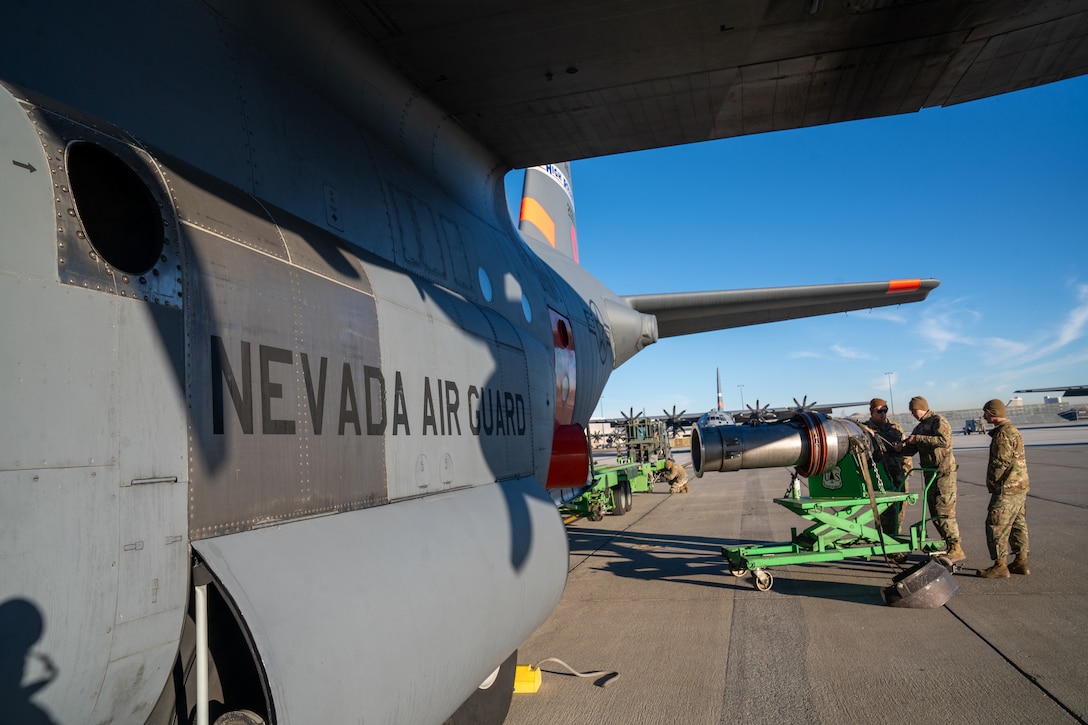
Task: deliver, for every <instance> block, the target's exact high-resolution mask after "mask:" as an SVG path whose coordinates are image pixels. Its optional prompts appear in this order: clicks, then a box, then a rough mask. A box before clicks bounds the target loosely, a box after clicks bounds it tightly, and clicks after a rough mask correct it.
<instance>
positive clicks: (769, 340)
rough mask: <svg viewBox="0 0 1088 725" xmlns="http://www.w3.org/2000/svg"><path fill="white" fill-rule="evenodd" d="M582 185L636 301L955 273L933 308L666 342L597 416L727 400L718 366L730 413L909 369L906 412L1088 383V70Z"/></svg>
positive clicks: (609, 266) (872, 392)
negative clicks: (921, 399)
mask: <svg viewBox="0 0 1088 725" xmlns="http://www.w3.org/2000/svg"><path fill="white" fill-rule="evenodd" d="M572 177H573V179H572V183H573V186H574V194H575V203H576V215H577V224H578V240H579V247H580V252H581V262H582V265H583V266H584V267H585V268H586V269H588V270H589V271H590V272H592V273H593V274H594V275H595V276H597V277H598V278H599V279H600V280H601V281H603V282H604V283H605V284H607V285H608V286H609V287H611V288H612V289H613V290H615V291H616V292H618V293H620V294H639V293H653V292H677V291H694V290H710V289H736V288H749V287H772V286H779V285H800V284H824V283H831V282H866V281H876V280H888V279H900V278H913V277H936V278H937V279H939V280H940V281H941V286H940V287H938V288H937V289H936V290H935V291H934V292H933V293H931V294H930V296H929V299H928V300H926V301H925V302H921V303H917V304H911V305H903V306H900V307H884V308H879V309H875V310H871V311H868V310H863V311H857V312H851V313H847V314H838V315H831V316H824V317H815V318H808V319H804V320H792V321H788V322H779V323H772V324H767V325H757V326H753V327H744V328H738V329H733V330H723V331H719V332H711V333H704V334H700V335H689V336H684V337H677V338H669V339H665V340H662V341H660V342H658V343H657V344H656V345H653V346H651V347H649V348H647V349H646V350H644V351H643V352H641V353H640V354H639V355H637V356H635V358H634V359H632V360H631V361H629V362H628V363H626V364H625V365H623V366H622V367H621V368H619V369H618V370H616V371H614V372H613V374H612V377H611V379H610V380H609V383H608V386H607V387H606V389H605V391H604V395H603V397H602V402H601V404H599V405H598V407H597V409H596V415H597V416H601V415H603V416H605V417H615V416H617V415H618V413H619V411H620V410H627V409H629V408H631V407H634V408H635V411H636V412H637V411H638V410H640V409H645V410H646V412H647V414H658V413H661V411H662V409H666V408H667V409H668V410H670V411H671V410H672V407H673V406H674V405H675V406H677V408H678V409H687V410H688V411H701V410H705V409H707V408H710V407H712V406H713V405H714V403H715V398H716V391H715V377H714V371H715V368H720V369H721V375H722V393H723V397H724V402H725V407H726V408H730V409H735V408H740V407H741V400H742V396H743V401H744V403H745V404H749V405H754V403H755V401H756V400H757V399H758V400H759V401H760V403H761V404H766V403H769V404H771V405H772V406H779V405H787V404H790V403H791V402H792V398H793V397H796V398H798V399H799V400H800V399H801V397H802V396H804V395H807V396H808V398H809V400H810V401H811V400H813V399H815V400H817V401H819V402H832V401H854V400H868V399H869V398H870V397H873V396H880V397H884V398H887V397H889V382H890V383H891V397H892V399H893V403H894V408H895V410H896V412H905V411H906V407H907V402H908V400H909V399H910V397H911V396H913V395H924V396H925V397H926V398H927V399H928V400H929V402H930V405H931V407H932V408H934V409H935V410H951V409H956V408H969V407H975V406H978V407H981V405H982V403H983V402H985V401H986V400H988V399H990V398H994V397H996V398H1002V399H1005V400H1007V399H1009V398H1011V397H1013V391H1014V390H1017V389H1020V388H1034V387H1049V386H1058V385H1071V384H1086V383H1088V77H1081V78H1077V79H1073V80H1068V81H1062V82H1061V83H1056V84H1050V85H1047V86H1042V87H1039V88H1034V89H1029V90H1026V91H1020V92H1017V93H1011V94H1006V95H1003V96H998V97H995V98H990V99H985V100H981V101H975V102H973V103H967V104H962V105H958V106H951V107H948V108H936V109H929V110H925V111H921V112H919V113H913V114H907V115H903V116H895V117H891V118H880V119H872V120H867V121H856V122H851V123H843V124H835V125H830V126H821V127H817V128H810V129H802V130H797V131H784V132H777V133H769V134H760V135H755V136H746V137H741V138H733V139H724V140H721V141H713V142H706V143H700V144H692V145H688V146H681V147H674V148H669V149H657V150H653V151H645V152H638V153H632V154H623V155H619V156H611V157H604V158H599V159H591V160H586V161H576V162H574V164H573V168H572ZM521 179H522V173H521V172H512V173H511V175H510V177H508V181H507V183H508V186H509V187H512V188H511V189H510V191H509V193H508V196H514V197H517V198H518V199H520V194H521ZM515 203H517V202H516V201H515ZM887 373H891V375H890V376H889V375H887ZM741 385H743V388H741V387H739V386H741ZM1023 397H1024V402H1025V403H1038V402H1042V395H1037V394H1029V395H1025V396H1023ZM838 412H839V413H840V414H846V413H849V412H853V410H844V411H838Z"/></svg>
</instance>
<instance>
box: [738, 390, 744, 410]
mask: <svg viewBox="0 0 1088 725" xmlns="http://www.w3.org/2000/svg"><path fill="white" fill-rule="evenodd" d="M737 387H738V388H740V408H741V410H744V386H743V385H738V386H737Z"/></svg>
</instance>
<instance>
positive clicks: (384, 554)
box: [0, 2, 652, 723]
mask: <svg viewBox="0 0 1088 725" xmlns="http://www.w3.org/2000/svg"><path fill="white" fill-rule="evenodd" d="M63 5H64V7H63V12H62V11H61V10H60V9H56V12H57V13H58V14H60V15H62V16H63V19H62V20H60V21H59V22H58V23H57V25H56V26H51V27H47V26H48V25H49V24H48V23H46V22H45V20H46V17H45V16H44V15H43V14H41V13H38V12H36V11H33V10H31V9H26V10H19V9H14V10H6V11H5V13H4V15H5V16H6V17H7V20H6V22H5V26H6V27H7V28H9V29H10V30H13V31H14V30H15V29H16V28H18V29H19V32H17V33H16V35H18V36H19V37H18V39H17V40H14V41H13V42H12V43H11V44H9V45H7V46H6V47H5V48H4V49H3V50H2V51H0V81H2V82H3V83H4V86H3V88H2V89H0V152H2V153H0V249H2V256H0V306H2V307H3V309H4V310H5V311H6V314H5V315H4V323H3V326H2V328H0V337H2V339H3V347H2V353H0V369H3V370H4V372H5V375H6V379H5V381H4V383H3V407H4V410H5V413H6V415H5V416H4V421H3V423H2V426H3V429H2V434H0V485H2V490H3V497H4V498H3V502H4V513H3V526H2V527H0V627H5V628H16V629H19V630H20V631H31V630H32V629H33V625H36V626H37V627H38V629H40V637H39V638H36V639H35V640H34V641H30V642H27V643H26V644H25V649H19V651H16V648H12V649H11V650H9V651H5V653H4V656H5V658H10V659H11V661H13V662H17V661H18V660H19V658H23V666H22V667H20V668H18V669H19V676H18V677H14V676H12V677H9V678H8V681H5V682H2V683H0V692H2V693H3V694H4V699H5V701H9V702H13V703H17V705H18V707H19V708H22V710H13V712H24V713H38V712H41V713H45V714H46V715H47V716H48V717H50V718H53V719H55V721H57V722H73V723H75V722H79V723H90V722H108V721H124V722H136V721H143V720H145V719H147V718H149V717H151V718H152V719H155V718H160V717H162V713H163V712H164V711H165V712H166V715H167V716H169V714H170V708H171V707H176V706H175V705H171V704H170V701H171V699H172V698H173V697H174V696H173V692H172V688H175V687H178V685H176V684H170V683H171V682H173V681H174V680H172V679H171V678H172V677H173V678H176V677H177V672H176V671H177V670H178V668H181V669H182V670H186V668H188V667H189V665H190V660H189V659H188V658H187V656H186V653H187V651H189V650H191V646H190V645H187V644H186V642H185V640H186V638H187V636H188V635H187V634H186V632H187V631H188V630H187V627H191V623H188V620H189V616H188V607H189V598H190V593H191V586H192V584H193V583H195V582H196V581H197V580H198V579H199V576H197V575H195V574H194V573H193V566H194V564H196V565H197V566H198V567H199V568H200V569H201V570H202V571H205V572H209V574H208V576H209V578H210V580H211V581H212V582H213V583H214V585H215V586H216V587H217V589H218V591H219V596H220V597H221V598H222V599H223V600H224V604H223V606H222V607H221V608H220V610H219V616H220V619H223V618H227V617H229V618H230V619H231V626H232V627H233V628H235V629H237V635H236V639H235V640H233V643H234V646H233V650H235V651H232V652H229V653H228V652H226V649H227V647H228V645H226V644H220V645H218V647H219V648H220V650H221V651H220V652H219V653H218V657H220V658H227V657H235V656H237V655H238V653H237V651H236V650H238V649H239V648H241V649H242V650H248V651H245V652H244V654H245V655H246V656H247V657H248V656H249V652H252V654H253V656H252V658H251V660H249V661H250V662H251V664H250V666H252V667H253V668H254V670H255V672H256V675H255V677H256V679H257V680H258V681H259V683H260V684H259V687H257V688H255V689H256V690H259V693H258V694H259V697H255V698H254V697H251V699H250V700H249V701H243V702H242V703H241V704H242V705H245V706H247V707H248V708H250V709H254V710H257V711H258V712H260V714H261V715H262V716H263V717H266V718H268V719H271V720H277V721H281V722H292V721H293V722H313V721H326V722H346V721H354V720H357V719H359V718H364V717H365V718H366V720H367V721H368V722H369V721H373V722H391V721H401V722H428V721H440V720H442V719H444V718H445V717H447V716H448V715H449V714H450V713H452V712H453V711H454V710H455V709H456V708H457V707H458V706H459V705H460V704H461V703H462V701H464V700H465V698H466V697H468V696H469V695H470V694H472V692H473V691H474V690H475V688H476V686H477V685H479V684H480V683H481V682H482V681H484V679H485V678H486V677H487V676H488V674H489V673H490V672H491V671H492V670H493V669H494V668H495V666H496V664H497V663H499V662H502V661H503V660H504V659H505V658H506V657H507V655H509V654H510V653H511V652H512V651H513V650H514V649H516V647H517V646H518V644H519V643H520V642H521V641H523V640H524V639H525V638H526V637H527V636H528V635H529V634H530V633H531V632H532V630H533V629H534V628H535V627H536V626H537V625H538V624H540V623H541V622H542V621H543V619H544V618H545V617H546V616H547V614H548V613H549V612H550V611H551V609H552V608H553V606H554V604H555V603H556V601H558V598H559V596H560V594H561V591H562V587H563V583H564V581H565V577H566V557H565V552H566V545H565V538H564V532H563V528H562V525H561V522H560V521H559V517H558V514H557V512H556V510H555V507H554V504H553V502H552V500H551V498H550V497H549V496H548V495H547V493H546V492H545V491H544V489H543V487H542V486H541V482H543V481H545V480H546V479H547V476H548V471H549V463H550V457H551V455H552V440H553V427H554V426H556V425H560V424H571V423H574V424H577V423H582V424H584V423H585V422H586V421H588V418H589V416H590V414H591V413H592V410H593V407H594V405H595V404H596V401H597V399H598V398H599V395H600V392H601V390H602V389H603V386H604V384H605V382H606V380H607V377H608V373H609V372H610V371H611V369H612V368H613V365H614V364H616V362H617V360H621V359H625V358H626V357H629V356H630V355H631V354H633V353H634V352H635V349H637V347H636V346H635V345H634V344H633V343H632V341H634V342H637V343H638V345H641V344H643V343H644V342H646V341H647V340H643V339H642V337H641V336H642V327H643V325H644V324H646V323H645V320H644V318H643V316H641V315H638V314H637V313H634V312H632V311H630V310H629V308H627V307H626V306H625V305H622V303H620V305H619V306H617V304H616V303H617V301H618V298H616V297H615V296H614V295H612V294H611V293H610V292H608V291H607V290H605V289H604V288H603V287H602V286H600V285H599V284H598V283H596V282H595V280H593V279H592V278H591V277H589V276H588V275H586V274H584V273H581V272H579V271H577V269H576V267H575V265H574V264H573V262H572V261H571V260H569V259H567V258H565V257H563V256H562V255H559V254H557V253H554V252H552V251H551V250H549V249H543V248H539V247H538V248H537V250H536V252H535V253H534V252H533V251H531V250H530V248H529V246H527V244H526V243H525V242H523V241H522V239H521V238H520V237H519V236H518V234H517V232H516V231H515V230H514V229H513V227H512V225H511V222H510V219H509V215H508V213H507V210H506V206H505V202H504V192H503V188H502V182H503V175H502V171H504V169H503V167H502V166H501V164H499V163H498V162H497V161H496V160H495V159H493V158H492V157H490V155H489V154H487V153H486V152H485V151H484V150H483V149H482V148H481V147H479V146H477V145H476V144H474V143H473V142H472V141H471V139H469V138H468V136H467V135H465V134H464V133H463V132H461V131H460V129H459V128H457V127H456V125H455V124H446V125H443V122H442V119H441V115H440V114H439V113H438V112H437V110H436V109H434V108H433V107H431V106H429V105H428V104H427V103H426V102H425V101H423V100H422V99H419V100H418V101H417V102H416V103H415V105H414V106H413V110H412V112H411V113H403V114H399V115H398V117H397V118H395V119H392V118H387V117H386V116H385V115H384V112H383V110H382V109H383V108H391V107H393V106H394V105H395V104H396V102H397V101H398V99H400V98H401V97H402V96H405V95H407V94H410V93H411V89H410V88H409V87H407V86H406V85H398V83H399V81H398V80H397V76H396V75H395V74H394V73H392V72H391V71H389V70H388V69H387V68H385V67H384V66H383V64H382V63H381V62H379V61H378V60H377V59H375V60H374V61H373V62H372V63H370V64H369V65H368V66H367V67H368V68H370V70H371V72H370V75H368V76H367V77H366V78H365V79H357V80H358V82H359V83H361V84H362V85H361V86H356V88H357V92H356V94H355V95H354V96H352V97H351V98H350V99H349V107H347V108H345V107H344V106H343V105H341V103H342V102H343V99H334V98H332V97H331V96H329V95H328V94H327V93H326V92H325V89H320V88H313V87H310V86H307V85H306V84H305V83H304V82H303V80H302V79H301V78H298V77H293V76H292V75H291V73H290V68H283V67H280V66H277V65H276V64H275V63H272V64H268V63H265V62H264V60H265V59H264V57H263V55H262V53H263V51H262V49H261V48H260V47H259V45H258V44H256V43H255V41H254V36H252V35H251V34H250V33H251V32H258V30H254V29H253V28H247V27H245V26H242V25H238V24H235V23H233V22H232V20H231V19H230V18H231V15H232V13H234V12H235V11H239V12H241V10H242V8H243V4H238V5H233V4H230V3H220V4H218V5H219V7H218V8H216V9H215V10H213V9H212V8H211V7H210V6H209V5H205V4H202V3H197V2H192V3H189V2H178V3H171V4H169V5H165V6H163V7H159V6H158V5H157V4H156V5H155V6H154V7H152V6H150V5H148V6H139V5H137V6H134V7H128V6H124V7H118V8H113V9H112V10H111V9H106V8H101V7H97V6H96V7H93V8H92V7H90V6H86V7H84V6H83V5H82V4H79V3H71V4H63ZM42 32H47V33H49V34H50V35H52V36H53V37H54V40H55V41H56V42H55V45H56V46H57V47H58V48H64V49H65V53H66V58H65V59H61V58H57V57H53V56H50V54H49V51H48V50H47V48H45V47H44V46H43V45H42V42H41V38H40V33H42ZM51 44H53V43H51ZM68 61H72V62H68ZM273 69H275V70H273ZM366 84H370V85H369V87H367V85H366ZM351 103H362V104H363V105H364V106H366V105H367V104H376V106H375V105H369V106H367V107H366V108H365V109H364V110H359V109H358V108H354V109H353V108H351V107H350V104H351ZM74 109H79V110H78V111H77V110H74ZM182 159H184V160H182ZM557 270H558V271H557ZM609 305H612V306H613V307H614V308H616V309H621V308H622V310H625V311H626V319H625V321H624V322H621V325H620V326H622V325H623V324H627V323H629V325H628V327H629V328H630V329H626V330H618V329H617V325H616V321H614V320H609V318H608V317H607V316H606V315H605V314H602V313H601V312H600V310H602V309H605V308H606V307H608V306H609ZM560 338H561V339H562V340H563V343H562V345H560V344H559V343H558V342H557V340H559V339H560ZM650 341H652V340H650ZM560 347H562V348H563V349H565V350H567V351H568V353H569V352H570V351H573V356H574V357H572V356H571V355H570V354H568V353H563V354H557V349H558V348H560ZM564 356H565V357H564ZM560 358H563V359H564V360H565V363H564V364H563V365H559V364H557V360H559V359H560ZM574 359H576V364H574V362H573V361H574ZM572 373H573V374H574V379H570V377H569V376H570V375H571V374H572ZM564 377H565V378H566V379H564ZM563 396H565V399H563ZM559 411H565V414H564V415H560V414H559ZM560 417H566V418H567V419H566V420H559V418H560ZM583 480H584V479H583ZM575 483H580V482H570V485H574V484H575ZM5 605H10V606H7V607H6V608H5ZM16 605H18V607H17V606H16ZM20 607H21V608H20ZM17 609H18V611H29V612H31V614H30V615H29V619H30V620H32V621H31V622H30V625H26V622H25V621H24V619H25V618H23V619H17V618H15V617H14V616H12V617H9V619H10V620H11V621H4V619H5V617H6V616H7V613H9V612H13V611H16V610H17ZM214 615H215V612H213V619H214ZM25 625H26V626H25ZM212 625H213V627H214V626H215V622H214V621H213V622H212ZM27 626H30V629H27ZM213 636H214V629H213ZM20 647H23V645H20ZM187 647H188V648H189V650H187V649H186V648H187ZM216 647H217V645H216V643H215V642H213V645H212V648H213V656H216V655H217V653H216V652H215V649H216ZM5 648H7V645H5ZM404 653H413V655H412V656H404ZM219 677H220V678H221V679H222V680H223V685H222V688H221V691H220V692H218V693H213V695H216V694H218V696H220V697H222V698H223V699H225V700H229V699H230V692H229V690H230V682H229V680H230V678H231V674H230V673H229V672H226V671H221V672H220V673H219ZM183 679H184V678H183ZM180 687H181V688H182V689H183V690H184V689H185V684H184V683H183V684H182V685H180ZM164 693H165V696H164ZM191 697H192V695H189V696H188V698H177V699H185V700H186V702H185V704H183V705H182V706H181V707H182V708H183V709H186V708H190V707H191ZM156 703H158V706H156ZM164 703H166V704H165V705H164ZM228 704H230V703H228ZM234 704H235V705H237V704H238V703H237V702H235V703H234Z"/></svg>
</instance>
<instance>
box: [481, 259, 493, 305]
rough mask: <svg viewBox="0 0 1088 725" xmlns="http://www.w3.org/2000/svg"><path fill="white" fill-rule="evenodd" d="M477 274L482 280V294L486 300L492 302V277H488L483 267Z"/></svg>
mask: <svg viewBox="0 0 1088 725" xmlns="http://www.w3.org/2000/svg"><path fill="white" fill-rule="evenodd" d="M477 272H478V275H477V276H478V277H479V278H480V293H481V294H483V296H484V299H485V300H487V301H488V302H490V301H491V296H492V291H491V277H489V276H488V275H487V272H486V271H484V268H483V267H480V268H479V270H477Z"/></svg>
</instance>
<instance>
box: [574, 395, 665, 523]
mask: <svg viewBox="0 0 1088 725" xmlns="http://www.w3.org/2000/svg"><path fill="white" fill-rule="evenodd" d="M616 453H617V455H616V462H615V463H609V464H596V463H595V464H594V465H593V470H592V473H591V478H592V481H591V483H590V484H589V485H588V487H587V490H586V491H585V493H583V494H581V495H580V496H578V497H577V498H575V499H573V500H571V501H569V502H567V503H565V504H563V505H562V506H561V507H560V511H561V513H563V514H564V515H567V516H585V517H586V518H588V519H589V520H590V521H600V520H601V519H603V518H604V516H605V515H606V514H612V515H614V516H622V515H623V514H625V513H627V512H628V511H630V510H631V502H632V498H631V497H632V494H635V493H653V490H654V484H656V483H658V482H659V481H662V480H664V474H663V470H664V468H665V461H667V460H668V458H669V456H670V455H671V453H672V451H671V449H670V447H669V436H668V432H667V430H666V428H665V424H664V422H663V421H659V420H654V419H652V418H642V417H635V418H630V419H628V420H626V421H624V426H623V429H622V430H621V431H620V433H619V445H618V446H617V451H616Z"/></svg>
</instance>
